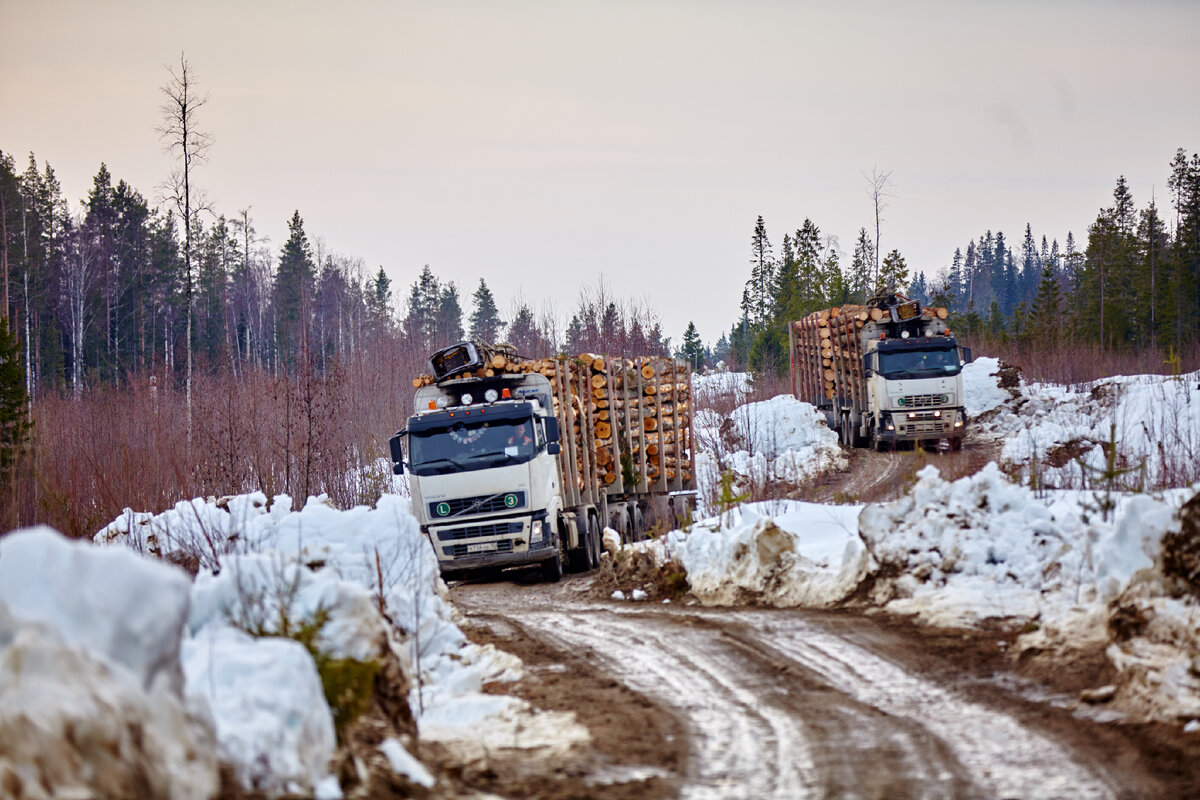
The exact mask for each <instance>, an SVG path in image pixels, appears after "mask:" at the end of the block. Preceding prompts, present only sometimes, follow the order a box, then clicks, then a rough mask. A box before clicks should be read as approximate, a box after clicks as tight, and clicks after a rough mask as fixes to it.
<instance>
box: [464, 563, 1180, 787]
mask: <svg viewBox="0 0 1200 800" xmlns="http://www.w3.org/2000/svg"><path fill="white" fill-rule="evenodd" d="M590 581H591V579H590V578H589V577H587V576H578V577H573V578H570V579H568V580H567V581H566V582H564V583H563V584H560V585H558V586H545V585H537V584H531V585H524V586H522V585H514V584H512V583H506V582H497V583H491V584H477V585H467V584H464V585H459V586H456V587H455V588H454V590H453V594H452V596H453V598H454V601H455V603H456V605H458V606H459V608H461V609H462V610H463V611H464V612H465V613H466V615H467V617H468V621H469V624H470V625H471V626H472V627H473V629H474V630H475V631H476V633H477V634H479V635H481V636H482V637H483V638H484V639H485V640H488V641H493V642H495V643H496V644H497V646H499V647H501V648H502V649H508V650H510V651H513V652H516V653H517V654H518V655H521V652H520V651H521V650H522V649H525V650H528V651H530V652H533V651H536V654H535V656H534V657H535V659H537V660H540V661H542V662H545V661H546V659H547V658H548V657H549V658H550V659H551V660H553V659H554V658H557V659H558V660H559V666H558V667H557V668H555V669H558V670H559V671H560V672H563V673H567V674H575V675H576V677H579V678H580V680H585V681H586V680H588V679H589V678H587V677H586V674H585V673H587V672H589V671H590V672H592V678H591V680H599V681H605V680H612V681H616V682H618V683H619V684H620V685H622V686H623V687H625V688H627V689H628V690H630V694H629V698H628V699H627V700H626V701H625V704H626V706H627V707H626V708H623V707H622V701H620V700H618V699H616V698H609V699H608V700H605V701H604V702H605V703H606V704H607V705H608V707H607V708H606V709H605V714H606V719H607V721H606V723H605V724H604V725H603V726H600V729H598V730H597V729H594V730H593V735H594V736H595V737H596V738H597V747H598V748H599V749H601V750H604V751H605V755H604V757H603V758H602V759H599V760H596V759H593V760H592V761H591V762H590V763H588V764H581V763H576V764H575V765H574V767H573V770H574V777H572V778H571V780H570V782H569V783H570V789H569V790H566V791H563V792H561V793H556V792H555V791H554V790H552V789H551V788H550V787H548V786H546V785H545V784H540V785H539V790H538V791H537V792H536V794H537V796H539V797H596V798H605V797H676V796H678V797H683V798H697V799H698V800H709V799H710V798H781V799H782V798H789V799H790V798H809V797H812V798H825V797H854V798H1028V799H1030V800H1032V799H1033V798H1126V797H1128V798H1154V797H1162V798H1166V797H1179V796H1181V794H1180V784H1179V782H1178V781H1176V782H1174V785H1167V784H1165V783H1164V782H1163V781H1162V780H1160V776H1159V775H1158V774H1157V772H1156V766H1155V765H1154V764H1153V763H1151V762H1149V761H1148V760H1147V759H1146V758H1145V757H1144V755H1143V754H1142V751H1141V749H1140V748H1139V746H1138V744H1137V743H1136V742H1134V741H1131V740H1130V738H1129V737H1127V736H1126V735H1125V734H1124V733H1121V732H1119V731H1114V730H1113V729H1112V726H1105V725H1102V724H1101V723H1098V722H1095V721H1092V720H1088V719H1083V718H1079V717H1076V716H1072V714H1070V713H1069V712H1067V711H1065V710H1062V709H1059V708H1054V707H1052V706H1049V705H1047V704H1046V703H1045V702H1044V697H1043V701H1039V702H1034V701H1031V700H1029V699H1028V698H1026V697H1022V696H1020V695H1019V694H1018V693H1017V692H1016V691H1015V690H1013V689H1010V688H1004V685H1003V684H1002V683H1001V682H999V681H992V680H981V679H980V678H979V676H978V675H970V674H966V673H959V672H957V671H956V669H955V665H954V664H953V660H952V659H951V660H950V661H947V660H946V659H943V658H937V657H932V656H930V655H929V653H928V652H925V651H924V649H923V643H922V642H921V641H920V640H919V639H914V638H913V631H900V630H893V629H890V628H889V626H888V625H887V624H886V623H884V622H881V621H878V620H875V619H871V618H868V617H863V616H859V615H854V614H845V613H829V612H813V611H802V610H781V609H746V608H743V609H729V610H723V609H703V608H699V607H694V606H693V607H681V606H659V605H648V604H647V605H637V604H630V603H613V602H607V601H598V600H586V599H584V595H585V594H586V592H587V591H588V587H589V585H590ZM535 668H536V669H539V670H544V669H546V666H545V664H544V663H543V664H542V665H541V666H538V667H535ZM528 680H529V681H535V682H540V681H541V678H537V677H534V678H531V679H528ZM540 688H541V689H542V690H544V689H545V687H544V686H542V687H540ZM576 689H577V687H574V688H573V686H572V684H570V683H566V684H563V685H562V687H561V694H560V695H558V696H552V695H553V694H554V693H553V692H550V693H547V692H545V691H543V692H542V694H541V704H542V705H543V706H547V707H557V708H567V709H569V708H576V709H577V710H580V711H581V712H586V709H584V708H581V707H580V703H587V702H588V699H587V698H588V694H587V692H586V691H583V692H581V693H580V694H579V695H578V696H579V697H580V698H583V699H582V700H577V699H576V698H573V697H572V693H574V692H575V691H576ZM518 693H520V690H519V689H518ZM647 708H651V709H655V711H654V713H655V714H656V715H657V716H656V717H655V719H656V720H658V722H657V723H656V726H654V727H657V728H658V730H651V729H650V727H648V725H647V722H646V719H645V718H643V717H639V716H638V715H639V714H641V715H644V714H645V711H646V709H647ZM627 712H629V714H630V716H629V717H628V720H627V724H622V723H621V719H622V717H623V715H624V714H626V713H627ZM662 715H667V716H669V717H672V718H673V721H667V722H664V721H663V720H662ZM581 721H582V722H583V723H584V724H585V725H586V724H588V722H587V719H586V713H585V714H584V716H583V717H581ZM673 726H674V727H673ZM589 727H591V726H590V725H589ZM664 731H670V733H666V734H664V733H663V732H664ZM611 737H615V738H616V742H613V741H609V740H608V739H609V738H611ZM656 737H658V738H657V739H656ZM676 737H678V738H676ZM542 768H543V770H544V771H550V772H554V771H558V772H563V773H570V772H571V771H572V770H571V769H564V767H563V766H562V765H543V767H542ZM621 770H624V776H623V777H622V773H621ZM592 774H594V775H595V776H596V777H595V779H594V780H593V779H592V778H591V777H589V776H590V775H592ZM602 776H607V777H602ZM1184 785H1186V781H1185V782H1184ZM639 787H640V788H639ZM487 788H489V789H491V790H497V791H499V793H502V794H508V795H509V796H518V795H519V794H520V792H521V790H522V786H521V784H520V783H519V782H517V783H508V784H500V785H495V784H494V785H491V786H489V787H487ZM565 788H566V787H565V786H564V789H565ZM514 793H515V794H514ZM530 796H532V795H530Z"/></svg>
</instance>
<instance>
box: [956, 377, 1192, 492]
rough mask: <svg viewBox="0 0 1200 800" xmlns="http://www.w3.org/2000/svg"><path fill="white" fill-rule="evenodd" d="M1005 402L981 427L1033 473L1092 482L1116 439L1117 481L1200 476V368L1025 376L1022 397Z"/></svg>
mask: <svg viewBox="0 0 1200 800" xmlns="http://www.w3.org/2000/svg"><path fill="white" fill-rule="evenodd" d="M981 360H982V359H981ZM997 408H998V409H999V411H997V413H996V414H995V415H994V416H993V417H992V418H990V419H988V420H985V421H983V422H982V423H981V424H980V431H979V433H980V434H982V435H983V436H984V437H985V438H991V439H994V440H997V441H1000V442H1002V452H1001V461H1002V463H1004V464H1006V465H1012V466H1013V467H1015V468H1017V469H1019V470H1020V471H1021V473H1022V474H1023V475H1024V476H1025V479H1026V480H1030V479H1036V480H1037V481H1039V482H1040V483H1041V484H1042V485H1045V486H1053V487H1058V488H1084V487H1085V486H1087V485H1091V484H1093V483H1095V482H1096V481H1097V479H1098V478H1099V475H1098V473H1099V471H1101V470H1104V469H1105V467H1106V465H1107V464H1106V456H1105V449H1104V447H1103V445H1106V444H1107V443H1108V442H1109V441H1110V440H1111V441H1115V442H1116V450H1117V454H1118V459H1117V463H1116V464H1115V466H1116V467H1117V468H1118V469H1119V470H1120V471H1121V474H1120V475H1119V476H1117V478H1116V482H1117V484H1118V485H1119V486H1120V487H1122V488H1124V489H1129V490H1136V489H1145V490H1152V489H1160V488H1164V487H1170V486H1181V485H1187V484H1188V483H1191V482H1195V481H1197V480H1200V460H1198V459H1197V458H1196V456H1195V454H1196V453H1200V372H1192V373H1188V374H1185V375H1180V376H1178V377H1174V376H1168V375H1134V376H1117V377H1113V378H1105V379H1102V380H1098V381H1093V382H1091V383H1086V384H1083V385H1080V386H1077V387H1069V386H1061V385H1057V384H1044V383H1034V384H1022V385H1021V387H1020V390H1019V393H1018V397H1017V398H1016V399H1011V398H1010V399H1008V400H1007V401H1006V402H1004V403H1003V404H1001V405H998V406H997ZM1081 462H1082V465H1083V466H1081ZM1031 463H1036V464H1037V469H1036V474H1034V472H1033V471H1031V469H1030V465H1031Z"/></svg>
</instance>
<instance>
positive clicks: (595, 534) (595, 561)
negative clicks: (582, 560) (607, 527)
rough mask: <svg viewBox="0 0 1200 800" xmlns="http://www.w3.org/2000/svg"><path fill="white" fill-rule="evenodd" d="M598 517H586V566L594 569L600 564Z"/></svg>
mask: <svg viewBox="0 0 1200 800" xmlns="http://www.w3.org/2000/svg"><path fill="white" fill-rule="evenodd" d="M600 536H601V533H600V519H599V518H598V517H596V516H592V517H589V518H588V537H587V568H588V569H595V568H596V567H598V566H600Z"/></svg>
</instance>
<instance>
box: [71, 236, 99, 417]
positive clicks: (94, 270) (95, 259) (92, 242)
mask: <svg viewBox="0 0 1200 800" xmlns="http://www.w3.org/2000/svg"><path fill="white" fill-rule="evenodd" d="M68 248H69V249H68V252H67V257H66V259H65V260H64V263H63V280H62V292H63V301H64V302H65V304H66V306H67V320H68V322H69V323H70V329H71V390H72V392H73V393H74V394H75V398H76V399H79V397H80V396H81V394H82V393H83V337H84V334H85V333H86V331H87V329H88V327H89V325H90V323H91V318H92V309H91V308H90V306H89V303H88V299H89V297H90V295H91V293H92V289H93V288H94V287H95V284H96V279H97V277H98V274H99V272H100V270H101V264H100V246H99V244H98V243H97V242H96V239H95V236H94V234H93V233H92V231H91V230H89V229H88V227H87V226H86V225H84V224H83V220H82V219H80V220H79V221H78V222H77V224H76V225H75V226H74V228H73V229H72V231H71V234H70V239H69V244H68Z"/></svg>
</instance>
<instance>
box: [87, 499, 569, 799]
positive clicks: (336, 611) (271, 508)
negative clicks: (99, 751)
mask: <svg viewBox="0 0 1200 800" xmlns="http://www.w3.org/2000/svg"><path fill="white" fill-rule="evenodd" d="M96 540H97V541H99V542H108V543H112V544H121V545H124V546H126V547H129V548H133V549H135V550H140V551H147V552H153V553H155V554H158V555H161V556H164V557H167V558H172V559H177V560H180V561H184V562H187V561H193V562H195V561H199V563H200V564H201V565H202V567H204V568H203V569H202V570H201V571H200V573H199V574H198V575H197V577H196V581H195V584H194V586H193V587H192V588H191V603H192V608H191V613H190V615H189V616H188V626H187V631H188V634H189V636H190V638H189V639H188V640H187V641H186V642H185V643H184V654H185V660H184V668H185V669H184V675H185V677H186V680H187V691H188V692H189V693H190V694H193V695H195V696H197V697H199V698H204V699H205V700H207V702H208V704H209V706H210V707H211V708H212V713H213V715H214V717H215V719H216V728H217V734H218V737H219V739H220V747H221V754H222V758H223V760H225V761H226V762H227V763H229V764H231V765H232V766H233V767H234V770H235V772H236V773H237V774H238V776H239V777H240V778H241V780H242V782H243V785H245V786H247V787H248V788H260V789H263V790H264V791H267V792H268V793H274V794H277V793H279V792H280V791H297V790H299V791H303V792H309V791H313V790H314V789H315V788H317V787H318V786H325V785H327V784H328V783H329V779H328V778H323V777H322V776H325V775H326V774H327V771H328V764H329V757H330V755H331V753H332V749H333V743H332V737H331V736H327V735H326V734H327V733H328V732H329V731H331V730H332V727H331V723H330V719H331V716H330V713H331V712H330V710H329V707H328V705H327V703H326V702H325V699H324V696H323V694H322V693H321V691H320V684H319V682H318V683H317V684H316V694H315V695H314V694H313V685H312V678H313V677H314V676H315V674H316V673H315V668H314V667H313V663H312V659H311V657H309V656H308V653H307V651H305V650H304V648H303V647H300V646H299V645H296V647H291V646H290V645H293V644H295V642H289V641H288V640H285V639H255V638H252V637H249V636H247V635H245V633H244V631H246V630H254V631H262V632H265V633H271V632H275V631H277V629H278V620H279V619H280V611H281V610H283V611H285V612H286V614H285V615H286V616H287V617H288V618H290V619H292V620H293V621H295V622H301V621H306V620H312V619H314V618H315V616H316V615H317V614H318V613H322V614H325V615H327V616H328V622H327V624H326V625H325V627H324V628H323V629H322V631H321V634H320V636H319V638H318V640H317V647H318V649H320V650H321V651H323V652H326V653H328V654H330V655H331V656H333V657H335V658H355V659H358V660H367V659H370V658H372V657H375V656H377V655H379V654H380V653H381V652H384V653H391V654H392V655H399V656H400V661H401V665H402V667H403V669H404V671H405V672H407V673H408V677H409V679H410V680H409V683H410V686H411V687H412V688H411V696H410V698H409V706H410V708H411V710H412V713H413V716H414V718H415V719H416V721H417V724H418V726H419V728H420V732H421V736H422V737H423V738H425V739H427V740H435V739H437V740H444V741H445V740H487V739H488V737H492V738H494V739H495V740H496V742H495V743H493V745H495V744H496V743H501V742H507V744H506V745H503V746H509V745H511V743H512V742H513V741H514V739H513V737H512V736H511V731H510V728H511V726H512V724H513V721H514V720H516V721H517V723H516V724H518V726H519V727H520V726H522V725H523V726H524V727H525V728H527V729H529V730H535V729H537V728H538V726H539V725H541V726H542V727H544V728H545V729H546V730H545V732H544V738H545V739H547V740H553V739H555V738H563V739H564V740H565V741H568V742H569V741H574V740H577V739H578V738H579V737H578V732H577V731H574V730H573V729H571V728H570V725H571V724H573V721H569V720H568V721H563V720H558V718H557V717H555V720H557V723H556V724H554V725H550V724H547V721H546V720H542V719H541V718H540V717H539V715H537V714H535V713H534V712H533V710H532V709H531V707H530V706H528V704H527V703H525V702H524V701H522V700H519V699H517V698H510V697H504V696H499V695H493V694H485V693H484V692H483V685H484V684H485V683H488V682H491V681H495V680H505V679H509V678H512V677H514V676H516V675H519V673H520V669H521V664H520V661H519V660H517V659H516V658H514V657H512V656H509V655H508V654H505V653H501V652H499V651H497V650H495V649H494V648H493V647H491V646H485V647H477V646H475V645H473V644H471V643H470V642H468V641H467V639H466V637H465V635H464V634H463V632H462V630H461V629H460V628H459V626H458V624H457V616H456V612H455V611H454V609H453V608H452V607H451V606H450V604H449V603H448V602H447V600H446V594H445V593H446V588H445V584H444V583H442V581H441V579H440V577H439V571H438V565H437V558H436V556H435V554H434V553H433V550H432V549H431V548H430V546H429V543H428V541H427V540H426V539H425V537H424V536H422V535H421V533H420V530H419V528H418V525H417V522H416V520H415V519H414V518H413V516H412V514H411V513H410V506H409V501H408V500H407V499H406V498H401V497H397V496H394V495H385V496H383V497H382V498H380V500H379V502H378V503H377V504H376V507H375V508H367V507H365V506H360V507H357V508H352V509H348V510H345V511H342V510H338V509H336V508H333V507H332V506H330V505H329V503H328V502H327V501H326V500H325V499H324V498H323V497H320V498H310V499H309V500H308V502H307V503H305V505H304V507H303V508H302V509H300V510H293V508H292V500H291V498H289V497H287V496H286V495H279V496H277V497H275V499H274V500H273V501H272V502H271V503H269V504H268V503H267V501H266V498H265V496H263V495H262V494H261V493H256V494H250V495H243V496H239V497H233V498H223V499H221V500H219V501H214V500H199V499H197V500H192V501H188V502H185V503H179V504H176V506H175V507H174V508H173V509H170V510H169V511H167V512H164V513H163V514H159V515H152V514H136V513H133V512H131V511H126V512H125V513H124V514H122V515H121V516H120V517H118V518H117V519H116V520H114V522H113V523H112V524H110V525H108V526H106V527H105V528H104V529H103V530H101V531H100V532H99V533H97V534H96ZM197 551H198V552H197ZM380 604H382V607H383V609H384V610H385V611H386V614H387V621H386V622H385V621H384V618H383V616H381V614H380V610H379V609H380ZM284 647H286V648H287V652H286V653H285V652H284V650H282V649H281V648H284ZM268 648H270V651H268ZM296 648H299V650H297V649H296ZM268 652H270V653H272V655H271V656H270V657H271V658H277V659H278V660H277V662H276V663H275V664H274V665H273V667H272V669H270V670H267V669H263V670H257V668H256V667H255V666H254V665H256V664H259V663H261V662H262V661H263V660H264V659H265V658H267V657H268V655H267V653H268ZM247 672H250V673H251V676H250V677H246V675H247ZM239 676H242V677H241V679H239ZM548 719H549V718H548V717H547V720H548ZM576 727H577V726H576ZM563 731H567V733H568V734H569V735H567V736H565V737H563V736H561V734H562V733H563ZM493 734H494V736H493ZM583 735H584V736H586V731H584V732H583ZM534 738H536V737H534ZM528 739H529V737H526V736H525V735H524V734H522V741H526V740H528ZM493 745H489V746H493ZM385 755H387V754H386V753H385ZM392 755H395V753H393V754H392ZM410 777H411V776H410Z"/></svg>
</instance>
